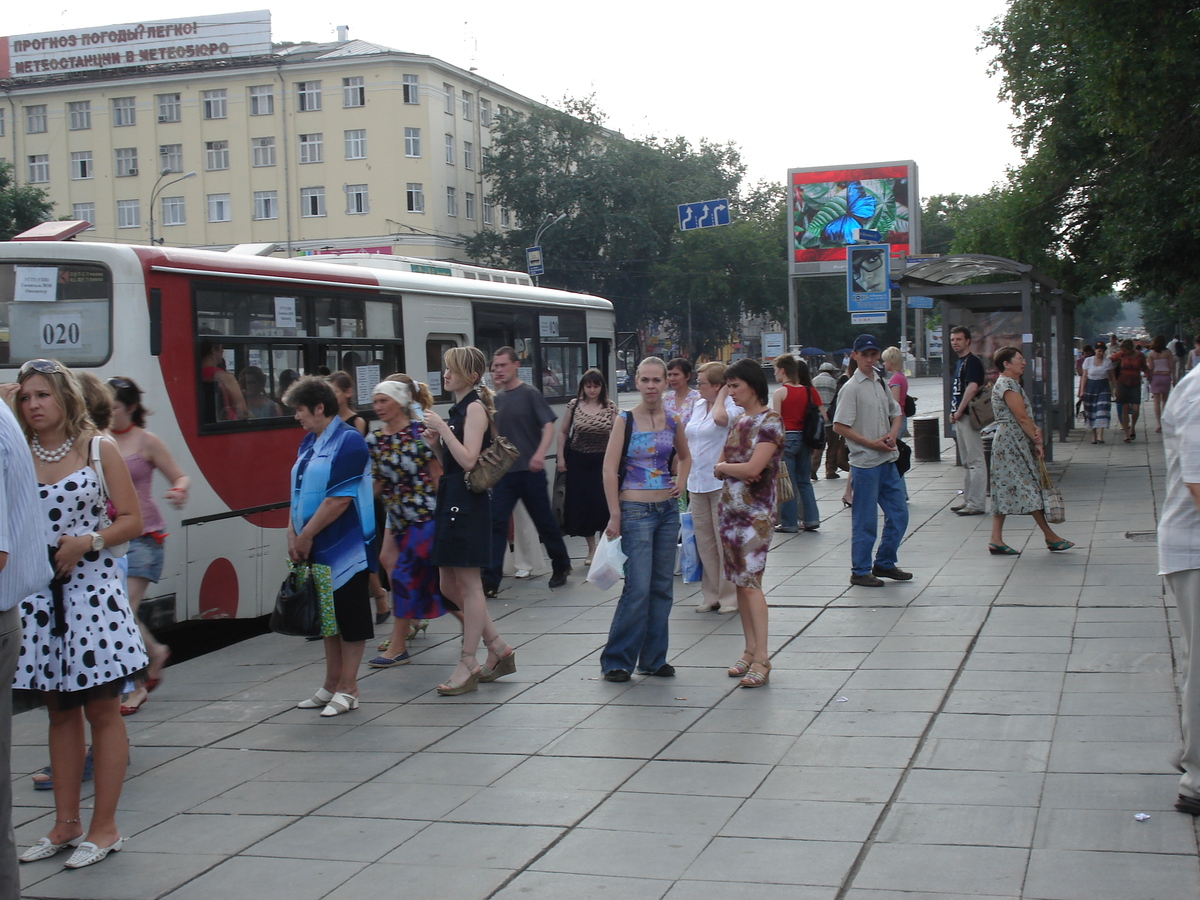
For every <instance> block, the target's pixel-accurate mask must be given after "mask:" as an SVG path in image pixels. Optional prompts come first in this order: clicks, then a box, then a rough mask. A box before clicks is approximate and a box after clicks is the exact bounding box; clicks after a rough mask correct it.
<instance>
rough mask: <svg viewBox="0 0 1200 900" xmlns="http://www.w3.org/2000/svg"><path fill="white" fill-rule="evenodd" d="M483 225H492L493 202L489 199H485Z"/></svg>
mask: <svg viewBox="0 0 1200 900" xmlns="http://www.w3.org/2000/svg"><path fill="white" fill-rule="evenodd" d="M483 224H484V225H491V224H492V201H491V199H490V198H488V197H484V198H483Z"/></svg>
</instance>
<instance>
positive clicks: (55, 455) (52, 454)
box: [30, 434, 75, 463]
mask: <svg viewBox="0 0 1200 900" xmlns="http://www.w3.org/2000/svg"><path fill="white" fill-rule="evenodd" d="M74 444H75V438H73V437H69V438H67V439H66V440H65V441H63V443H62V444H61V445H60V446H59V448H58V449H57V450H47V449H46V448H45V447H43V446H42V442H41V441H40V440H38V436H37V435H36V434H35V435H34V436H33V442H32V444H31V445H30V447H31V449H32V450H33V455H34V456H36V457H37V458H38V459H40V460H41V461H42V462H44V463H56V462H59V461H61V460H64V459H66V458H67V454H68V453H70V452H71V447H72V446H73V445H74Z"/></svg>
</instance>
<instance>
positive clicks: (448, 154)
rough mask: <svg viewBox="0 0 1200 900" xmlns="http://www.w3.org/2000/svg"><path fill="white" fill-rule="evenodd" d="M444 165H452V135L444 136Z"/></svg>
mask: <svg viewBox="0 0 1200 900" xmlns="http://www.w3.org/2000/svg"><path fill="white" fill-rule="evenodd" d="M446 165H448V166H452V165H454V135H452V134H448V135H446Z"/></svg>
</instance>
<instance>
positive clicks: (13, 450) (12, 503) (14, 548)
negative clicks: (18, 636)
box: [0, 403, 54, 612]
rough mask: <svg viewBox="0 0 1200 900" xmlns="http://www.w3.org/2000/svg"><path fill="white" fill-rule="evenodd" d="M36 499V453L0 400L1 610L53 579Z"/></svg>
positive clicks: (38, 589)
mask: <svg viewBox="0 0 1200 900" xmlns="http://www.w3.org/2000/svg"><path fill="white" fill-rule="evenodd" d="M43 518H44V514H43V513H42V509H41V505H40V504H39V503H38V496H37V480H36V478H35V477H34V474H33V457H32V456H30V454H29V445H28V444H27V443H26V442H25V435H23V434H22V433H21V428H20V426H18V425H17V420H16V418H15V417H14V416H13V414H12V411H11V410H10V409H9V408H8V404H6V403H0V552H3V553H7V554H8V557H7V559H6V560H5V563H4V568H3V569H0V612H2V611H4V610H9V609H12V608H13V607H14V606H16V605H17V604H18V603H20V602H21V601H22V600H24V599H25V598H26V597H28V596H29V595H30V594H33V593H35V592H36V591H40V590H45V588H46V586H47V585H48V584H49V583H50V579H51V578H52V577H54V572H53V571H52V570H51V568H50V560H49V558H48V557H47V555H46V544H45V537H44V536H43V535H44V532H45V528H44V525H43V522H42V519H43Z"/></svg>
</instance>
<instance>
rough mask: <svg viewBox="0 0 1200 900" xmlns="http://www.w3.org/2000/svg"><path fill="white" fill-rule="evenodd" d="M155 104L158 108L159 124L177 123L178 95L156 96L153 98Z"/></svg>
mask: <svg viewBox="0 0 1200 900" xmlns="http://www.w3.org/2000/svg"><path fill="white" fill-rule="evenodd" d="M154 100H155V104H156V105H157V106H158V121H159V123H160V124H163V125H165V124H167V123H168V122H178V121H179V111H180V103H179V95H178V94H158V95H157V96H156V97H155V98H154Z"/></svg>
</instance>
